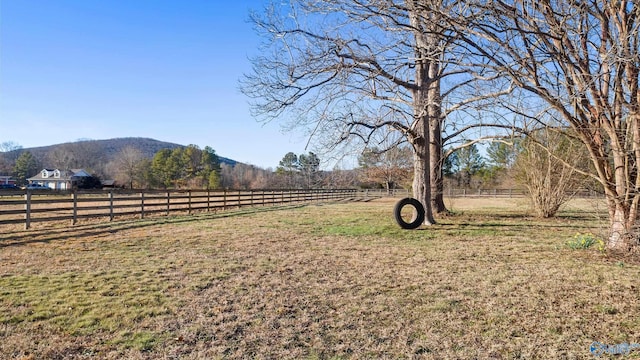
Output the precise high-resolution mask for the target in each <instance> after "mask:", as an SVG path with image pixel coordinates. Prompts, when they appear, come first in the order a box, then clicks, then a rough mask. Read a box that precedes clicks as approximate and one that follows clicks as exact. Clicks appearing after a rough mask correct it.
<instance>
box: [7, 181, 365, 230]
mask: <svg viewBox="0 0 640 360" xmlns="http://www.w3.org/2000/svg"><path fill="white" fill-rule="evenodd" d="M371 197H377V195H376V194H375V193H372V194H369V193H368V192H362V191H357V190H354V189H318V190H221V191H214V190H209V191H207V190H170V191H137V192H132V191H116V190H111V191H73V192H70V193H58V192H51V191H31V190H26V191H21V192H20V191H16V192H13V193H8V192H4V193H2V196H0V225H4V224H21V223H24V227H25V229H29V228H30V227H31V224H32V223H34V222H47V221H65V220H67V221H68V220H70V221H71V223H72V224H76V223H77V222H78V220H80V219H87V218H105V219H108V220H109V221H113V220H114V219H115V218H117V217H127V216H128V217H132V216H134V217H139V218H142V219H144V218H145V217H146V216H149V215H154V214H160V215H167V216H168V215H169V214H171V213H177V212H181V213H187V214H191V213H194V212H203V211H205V212H206V211H224V210H229V209H238V208H243V207H255V206H275V205H285V204H295V203H313V202H329V201H338V200H349V199H352V200H364V199H367V198H371Z"/></svg>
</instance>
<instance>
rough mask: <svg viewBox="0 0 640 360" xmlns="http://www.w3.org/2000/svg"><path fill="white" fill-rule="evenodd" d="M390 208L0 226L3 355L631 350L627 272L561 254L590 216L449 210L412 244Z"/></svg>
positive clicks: (478, 206)
mask: <svg viewBox="0 0 640 360" xmlns="http://www.w3.org/2000/svg"><path fill="white" fill-rule="evenodd" d="M395 201H397V199H380V200H375V201H371V202H367V203H364V202H362V203H349V204H348V203H339V204H330V205H307V206H287V207H270V208H260V209H243V210H239V211H237V212H229V213H220V214H214V213H205V214H197V215H191V216H177V217H168V218H155V219H148V220H132V221H128V220H127V221H119V222H114V223H110V224H83V225H79V226H75V227H69V226H68V224H67V223H65V224H60V225H58V226H54V227H53V228H49V229H38V230H32V231H21V230H15V229H11V230H8V231H2V229H0V232H2V235H0V264H2V266H0V340H1V341H0V357H3V356H4V358H7V359H86V358H99V359H120V358H127V359H158V358H160V359H163V358H164V359H215V358H229V359H239V358H258V359H259V358H269V359H275V358H278V359H280V358H295V359H327V358H331V359H352V358H353V359H365V358H367V359H368V358H389V359H397V358H424V359H445V358H449V359H454V358H459V359H513V358H525V359H552V358H567V359H582V358H593V355H592V353H591V352H590V346H591V345H592V344H593V343H594V342H599V343H602V344H610V345H615V344H623V343H628V344H634V343H638V342H640V294H639V292H638V289H639V286H640V284H639V283H638V281H639V280H638V279H640V266H639V265H638V264H639V262H638V261H637V257H636V256H635V255H633V256H621V255H615V254H607V253H603V252H601V251H598V249H597V244H596V245H594V246H592V247H591V248H589V249H586V250H582V249H578V250H576V249H571V248H570V247H569V246H568V245H567V242H569V241H572V240H575V239H576V234H577V233H580V234H582V235H579V236H578V238H579V237H580V236H585V234H590V233H592V234H594V235H595V236H599V235H601V234H602V232H603V231H604V229H605V228H606V213H605V211H604V208H603V207H602V205H601V204H598V203H597V201H594V200H579V201H575V202H573V203H572V204H570V206H568V207H567V208H566V209H564V210H563V211H562V212H561V214H560V217H559V218H556V219H549V220H539V219H534V218H530V217H528V215H527V206H526V202H525V200H523V199H456V200H451V201H449V202H448V203H447V205H448V206H449V207H450V208H451V209H452V210H453V211H454V213H453V215H451V216H447V217H443V218H440V224H439V225H436V226H433V227H429V228H421V229H418V230H414V231H407V230H401V229H400V228H399V227H398V226H397V225H396V224H395V223H394V221H393V215H392V208H393V204H394V202H395ZM639 357H640V349H632V350H631V351H630V352H629V353H628V354H627V355H626V358H639Z"/></svg>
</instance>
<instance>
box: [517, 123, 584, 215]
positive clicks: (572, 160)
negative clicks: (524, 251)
mask: <svg viewBox="0 0 640 360" xmlns="http://www.w3.org/2000/svg"><path fill="white" fill-rule="evenodd" d="M518 148H519V149H520V151H519V153H518V155H517V157H516V161H515V164H514V170H515V176H516V181H518V182H519V183H520V184H522V185H524V186H525V187H526V188H527V190H528V191H529V197H530V199H531V205H532V206H533V210H534V212H535V214H536V215H537V216H538V217H542V218H548V217H552V216H554V215H555V214H556V212H557V211H558V210H559V209H560V206H562V205H563V204H564V203H566V202H567V201H569V200H570V199H571V198H572V197H574V196H575V194H576V193H577V192H578V191H579V190H581V187H582V186H583V185H584V184H585V181H586V176H584V175H583V173H584V172H585V171H588V170H589V164H588V161H589V160H588V155H587V154H586V151H585V148H584V146H582V144H581V143H580V141H579V140H578V139H577V138H575V137H572V136H570V134H569V133H568V132H567V131H561V130H558V129H556V128H543V129H540V130H537V131H534V132H532V133H531V134H529V136H527V137H526V138H525V139H523V141H520V142H519V144H518Z"/></svg>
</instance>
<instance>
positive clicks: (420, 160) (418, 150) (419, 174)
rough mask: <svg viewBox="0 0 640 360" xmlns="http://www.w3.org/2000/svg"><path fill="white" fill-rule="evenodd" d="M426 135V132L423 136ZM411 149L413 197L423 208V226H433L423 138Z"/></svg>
mask: <svg viewBox="0 0 640 360" xmlns="http://www.w3.org/2000/svg"><path fill="white" fill-rule="evenodd" d="M425 127H426V126H425ZM425 130H426V129H425ZM427 134H428V132H427V133H426V134H425V135H427ZM413 148H414V150H415V152H414V161H413V164H414V166H413V169H414V170H413V197H414V198H416V199H418V201H420V203H422V205H423V206H424V208H425V216H424V223H425V225H432V224H435V223H436V221H435V220H434V218H433V211H432V208H431V204H432V201H431V176H430V171H429V170H430V166H429V147H428V146H426V145H425V141H424V138H419V139H417V141H415V142H414V143H413Z"/></svg>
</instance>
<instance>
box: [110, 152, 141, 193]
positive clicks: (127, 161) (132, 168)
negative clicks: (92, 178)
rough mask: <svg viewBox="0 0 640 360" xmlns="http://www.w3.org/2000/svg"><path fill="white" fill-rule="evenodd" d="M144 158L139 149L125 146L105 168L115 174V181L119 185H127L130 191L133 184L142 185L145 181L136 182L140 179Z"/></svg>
mask: <svg viewBox="0 0 640 360" xmlns="http://www.w3.org/2000/svg"><path fill="white" fill-rule="evenodd" d="M145 159H146V158H145V156H144V154H143V153H142V151H140V150H139V149H137V148H135V147H132V146H127V147H125V148H123V149H122V150H121V151H120V153H119V154H118V155H116V158H115V159H114V160H113V161H111V162H110V163H109V164H108V166H107V168H108V169H109V170H110V172H111V173H114V174H116V180H117V181H118V182H119V183H121V184H127V185H128V186H129V188H130V189H133V188H134V184H136V183H137V184H138V185H140V186H141V185H143V183H145V181H138V180H139V179H141V178H142V163H143V161H144V160H145Z"/></svg>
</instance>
